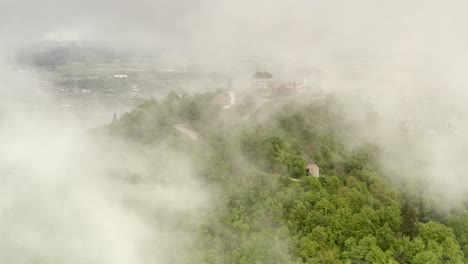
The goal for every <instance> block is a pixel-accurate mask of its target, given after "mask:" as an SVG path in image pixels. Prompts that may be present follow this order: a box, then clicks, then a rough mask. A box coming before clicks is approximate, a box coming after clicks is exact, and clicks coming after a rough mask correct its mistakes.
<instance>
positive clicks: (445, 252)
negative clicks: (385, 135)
mask: <svg viewBox="0 0 468 264" xmlns="http://www.w3.org/2000/svg"><path fill="white" fill-rule="evenodd" d="M213 96H214V94H211V93H207V94H196V95H182V96H179V95H177V94H175V93H170V94H169V95H168V96H167V97H166V98H164V99H162V100H160V101H156V100H148V101H146V102H145V103H143V104H142V105H140V106H139V107H138V108H136V109H135V110H133V111H132V112H129V113H127V114H124V115H123V116H121V117H119V118H117V119H116V120H114V121H113V122H112V124H110V125H109V126H107V127H104V128H100V130H97V131H101V132H103V131H105V132H106V133H109V134H111V135H112V136H113V137H117V138H125V139H126V140H130V141H132V142H134V143H135V144H140V145H142V146H145V147H147V148H151V147H153V146H158V145H161V144H164V145H165V146H166V147H169V148H171V149H174V150H177V151H179V152H180V153H184V155H188V156H189V157H190V158H191V160H192V161H193V163H194V164H197V165H196V166H195V170H196V172H197V175H198V176H199V178H200V180H201V181H202V182H203V183H204V184H206V185H207V186H211V187H212V189H213V190H216V191H215V192H214V195H215V197H216V201H217V202H216V203H214V206H213V208H211V209H210V210H207V211H206V212H203V214H202V215H201V217H200V221H199V222H197V223H198V224H197V225H196V227H195V228H194V230H195V231H193V230H190V231H187V232H192V233H195V235H193V236H194V237H195V239H194V241H192V242H191V243H189V246H187V248H186V250H185V251H184V252H183V253H182V252H178V253H177V254H175V255H174V256H173V258H174V259H172V260H171V261H172V263H178V262H183V261H185V262H187V263H244V264H252V263H415V264H416V263H421V264H422V263H424V264H426V263H466V262H467V257H468V211H466V210H464V209H457V210H452V211H443V212H441V211H439V210H438V209H437V208H436V207H435V206H434V205H432V204H431V202H430V201H431V199H429V198H428V197H426V196H423V195H420V194H419V193H418V192H412V191H411V188H403V187H402V186H400V185H398V183H396V182H394V181H392V180H391V179H392V178H391V175H385V173H384V172H383V171H382V170H381V169H380V166H379V164H378V162H377V161H376V156H377V155H379V151H380V150H379V148H378V147H376V146H372V145H369V144H367V145H361V146H359V147H352V148H351V147H349V146H347V145H346V143H345V141H343V140H342V136H341V135H342V134H343V133H344V132H346V131H343V129H344V128H343V127H342V124H340V111H339V110H337V109H336V108H334V107H333V99H332V98H327V99H325V100H322V101H315V102H305V103H297V102H288V101H284V102H281V103H278V104H267V105H265V106H264V107H263V108H262V109H259V110H258V111H257V112H256V113H255V115H253V116H252V117H251V118H249V119H248V120H245V118H243V114H244V112H245V107H243V106H242V105H241V106H239V107H233V108H230V109H226V110H221V109H219V108H216V107H213V106H211V105H210V101H211V99H212V98H213ZM180 123H183V124H186V125H187V126H189V127H190V128H191V129H193V130H194V131H196V132H197V133H198V135H199V137H198V139H196V140H194V139H190V138H189V137H187V136H185V135H184V134H182V133H179V131H176V130H175V129H174V125H175V124H180ZM307 157H311V158H312V159H313V160H314V161H315V162H316V163H317V164H318V166H319V167H320V177H313V176H307V175H306V170H305V168H306V163H307ZM139 180H140V179H139V178H138V175H135V176H134V179H130V180H129V181H131V182H132V183H133V184H136V183H137V182H138V181H139ZM181 223H183V222H181ZM180 229H181V230H183V229H184V227H183V226H181V227H180ZM181 232H182V231H181ZM181 234H184V233H183V232H182V233H181Z"/></svg>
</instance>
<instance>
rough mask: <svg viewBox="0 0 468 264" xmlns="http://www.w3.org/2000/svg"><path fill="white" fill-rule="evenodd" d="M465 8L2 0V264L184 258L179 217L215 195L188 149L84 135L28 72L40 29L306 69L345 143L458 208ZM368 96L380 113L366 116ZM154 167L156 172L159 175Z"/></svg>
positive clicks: (168, 54)
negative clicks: (24, 66) (375, 151)
mask: <svg viewBox="0 0 468 264" xmlns="http://www.w3.org/2000/svg"><path fill="white" fill-rule="evenodd" d="M467 7H468V3H467V2H466V1H450V2H443V1H436V0H431V1H422V0H421V1H412V2H408V1H391V2H389V1H370V0H359V1H337V0H332V1H310V0H309V1H306V0H298V1H290V2H286V1H267V0H254V1H246V0H240V1H214V0H195V1H187V0H180V1H168V0H155V1H144V0H136V1H129V0H118V1H106V0H98V1H89V0H83V1H75V0H66V1H59V0H44V1H32V0H29V1H27V0H15V1H13V0H0V39H1V42H0V59H1V60H0V93H1V94H0V146H1V149H0V188H1V190H0V193H1V199H0V200H1V202H0V216H1V217H0V233H1V234H2V242H0V248H1V249H0V262H2V263H12V264H14V263H47V262H46V261H50V263H187V262H186V260H185V259H183V258H181V259H177V255H178V254H176V253H177V252H178V251H183V250H184V249H185V248H186V247H189V246H190V243H191V242H190V240H191V239H193V237H191V236H190V234H191V232H190V230H186V231H187V233H186V234H182V235H181V234H174V233H172V232H173V226H172V225H173V224H174V223H173V222H174V219H179V218H180V215H185V216H188V217H189V218H192V219H193V222H191V221H189V222H187V223H185V222H184V223H185V224H187V226H188V229H190V228H192V227H193V226H195V225H196V221H197V220H196V219H197V217H198V216H200V214H201V213H200V212H203V210H205V209H206V210H208V209H209V207H210V203H211V201H210V195H211V191H210V190H209V189H208V188H206V187H202V186H200V182H199V180H198V178H197V175H196V173H195V172H194V169H193V164H192V163H191V162H192V161H190V159H189V158H184V157H183V156H182V157H181V155H182V154H181V153H179V152H177V151H175V150H172V149H167V147H165V146H158V147H157V148H156V150H152V151H155V153H148V151H150V150H147V149H141V150H137V151H135V150H134V149H135V147H134V146H131V147H130V146H128V145H127V143H126V142H113V141H111V140H109V141H107V140H105V142H104V143H100V144H96V142H93V141H92V140H91V139H89V138H88V134H87V129H88V128H89V127H90V126H89V123H86V124H84V121H83V118H82V117H81V118H80V117H79V116H73V115H64V113H63V112H62V111H61V110H60V109H56V108H55V107H53V105H54V98H51V96H50V95H47V94H45V93H43V92H41V91H39V90H38V89H37V87H36V84H37V83H38V82H40V81H41V80H42V76H40V75H39V74H38V73H36V72H34V71H33V70H31V71H24V72H23V71H21V72H20V71H18V69H19V67H20V66H18V65H17V64H15V55H16V54H17V53H18V52H20V51H22V50H24V49H31V47H33V48H32V49H34V47H35V45H37V44H38V43H42V42H45V41H52V42H67V41H76V42H88V43H94V44H96V45H99V46H102V47H106V48H109V49H119V50H126V51H132V52H135V51H138V52H139V53H149V54H157V55H159V56H160V57H161V58H163V59H164V60H165V61H167V62H174V63H193V64H195V65H197V66H199V67H201V68H202V69H204V70H206V71H210V72H218V73H223V74H226V75H232V76H233V79H234V80H236V81H237V82H238V83H245V82H248V78H249V77H250V74H251V73H252V72H253V71H254V70H255V68H256V67H258V65H259V64H261V65H263V66H264V67H266V68H267V70H269V71H271V72H272V73H273V74H274V75H275V76H301V77H302V78H308V79H309V80H311V81H312V84H313V85H315V86H317V87H320V88H321V89H323V90H325V91H326V92H327V93H329V94H334V96H335V97H336V98H337V103H338V104H339V106H340V107H341V108H342V109H343V113H345V114H346V115H345V117H346V118H345V119H346V121H347V122H348V123H349V127H350V128H351V129H350V130H349V131H348V133H346V135H345V138H346V140H348V142H349V144H350V145H353V146H356V145H360V144H362V143H373V144H377V145H378V146H379V147H380V148H381V149H382V150H383V151H382V156H381V157H380V160H381V165H382V167H383V168H384V169H385V170H386V171H387V173H388V176H389V177H391V178H392V179H394V180H395V181H397V182H401V181H403V182H406V181H410V182H416V183H417V184H419V186H421V192H424V193H428V194H431V195H435V196H436V197H439V198H440V199H441V200H440V201H441V202H440V204H439V205H440V206H441V207H442V208H451V207H453V206H456V205H458V204H459V203H461V202H463V201H464V200H466V199H467V198H468V197H467V196H468V195H467V191H468V178H467V177H466V176H465V174H466V171H468V165H467V163H466V162H465V161H464V159H465V155H466V153H467V152H466V150H467V147H468V145H467V144H468V138H467V136H466V133H465V132H466V128H467V123H466V122H467V115H466V114H467V111H468V105H467V104H466V101H467V96H468V93H467V92H466V83H467V81H468V80H467V79H468V77H467V76H468V75H466V74H465V69H468V60H467V59H468V49H467V47H468V45H467V44H468V43H467V42H468V31H467V29H466V24H467V23H468V18H467V17H466V14H465V13H466V12H465V10H466V8H467ZM303 69H306V71H305V72H306V73H305V74H304V73H303V72H304V71H302V73H300V74H299V73H298V72H300V71H301V70H303ZM355 98H360V99H362V98H364V99H365V100H366V101H368V102H369V104H360V103H358V102H360V101H359V100H358V101H356V100H355ZM369 105H370V107H371V108H372V109H373V110H374V111H375V112H377V113H378V114H377V119H376V121H375V122H374V123H372V124H369V123H368V122H367V119H366V118H367V117H366V111H367V109H368V107H369ZM101 114H102V118H101V119H99V122H94V123H93V124H96V125H101V124H105V123H106V121H105V119H106V116H108V121H109V122H110V121H111V117H112V115H113V112H112V111H109V112H108V113H107V112H105V111H104V113H101ZM84 119H87V117H85V118H84ZM408 120H411V124H408V123H405V122H406V121H408ZM402 125H403V126H406V125H408V126H411V129H409V130H410V132H409V134H405V133H401V132H400V131H399V130H398V128H399V127H401V126H402ZM108 153H113V154H111V155H108ZM122 153H125V154H122ZM163 156H164V157H165V159H166V160H165V162H161V161H159V162H157V160H159V159H160V157H163ZM148 157H152V158H148ZM148 159H149V160H150V161H151V162H148V163H145V162H142V160H148ZM152 162H156V163H152ZM116 164H118V166H117V165H116ZM155 164H156V165H155ZM158 166H159V167H158ZM155 167H156V168H157V170H156V171H157V173H158V175H149V174H151V172H152V171H154V168H155ZM116 169H117V170H122V171H126V173H128V170H130V171H131V173H134V174H138V175H143V176H144V177H149V178H150V179H163V180H162V182H160V181H159V180H158V181H151V180H148V182H149V183H147V184H141V185H138V184H137V185H134V186H133V185H132V187H128V186H127V185H125V184H124V183H123V182H125V179H121V178H115V177H110V176H109V174H111V173H110V171H112V170H116ZM169 176H171V180H170V181H169V180H167V179H168V177H169ZM145 179H147V178H145ZM164 179H165V180H164ZM162 215H165V216H162ZM154 223H158V224H156V225H155V224H154ZM181 236H186V237H185V238H184V239H181ZM155 237H156V239H155ZM150 251H151V254H150V253H149V252H150ZM84 252H86V254H84ZM155 252H156V254H155ZM155 256H156V257H155Z"/></svg>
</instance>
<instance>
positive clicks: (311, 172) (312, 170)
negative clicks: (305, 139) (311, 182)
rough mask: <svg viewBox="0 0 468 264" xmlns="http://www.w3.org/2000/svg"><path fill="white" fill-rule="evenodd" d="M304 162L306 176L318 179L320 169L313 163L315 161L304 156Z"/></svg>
mask: <svg viewBox="0 0 468 264" xmlns="http://www.w3.org/2000/svg"><path fill="white" fill-rule="evenodd" d="M305 160H306V162H307V165H306V175H307V176H314V177H319V176H320V168H319V166H318V165H317V163H315V161H314V160H313V159H312V158H311V157H309V156H305Z"/></svg>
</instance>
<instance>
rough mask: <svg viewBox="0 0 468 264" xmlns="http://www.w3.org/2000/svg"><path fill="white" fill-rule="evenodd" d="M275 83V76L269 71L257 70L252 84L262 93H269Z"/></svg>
mask: <svg viewBox="0 0 468 264" xmlns="http://www.w3.org/2000/svg"><path fill="white" fill-rule="evenodd" d="M272 84H273V76H272V75H271V73H269V72H266V71H265V72H259V71H257V72H256V73H255V75H254V76H253V80H252V85H253V87H254V89H255V90H257V91H260V92H261V93H262V94H269V93H270V90H271V88H272Z"/></svg>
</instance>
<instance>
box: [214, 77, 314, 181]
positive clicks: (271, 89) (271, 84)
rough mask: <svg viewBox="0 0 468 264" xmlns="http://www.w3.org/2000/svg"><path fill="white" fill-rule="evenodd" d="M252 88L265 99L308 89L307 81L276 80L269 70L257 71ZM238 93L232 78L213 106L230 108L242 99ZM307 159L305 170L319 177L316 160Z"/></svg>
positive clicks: (308, 174)
mask: <svg viewBox="0 0 468 264" xmlns="http://www.w3.org/2000/svg"><path fill="white" fill-rule="evenodd" d="M251 88H252V89H250V91H252V92H253V94H255V95H256V96H257V97H261V98H263V99H262V100H263V101H269V100H272V99H274V98H275V97H280V96H287V95H292V94H295V93H298V92H301V91H303V90H305V89H307V88H308V87H307V85H306V82H305V81H304V82H302V83H299V82H295V81H289V82H284V81H275V80H273V75H272V74H271V73H269V72H266V71H263V72H260V71H257V72H256V73H255V74H254V75H253V78H252V81H251ZM236 96H237V94H236V91H234V89H233V87H232V81H231V78H229V80H228V84H227V86H226V88H225V90H224V91H223V92H221V93H219V94H217V95H216V96H215V97H214V98H213V99H212V100H211V106H212V107H214V108H218V109H221V110H224V109H229V108H231V107H233V106H235V105H236V103H238V101H242V100H239V99H242V98H239V99H238V98H236ZM303 157H304V159H305V160H306V167H305V168H304V172H305V174H306V175H307V176H313V177H319V175H320V168H319V166H318V165H317V164H316V163H315V161H314V160H313V159H312V158H311V157H309V156H307V155H304V156H303Z"/></svg>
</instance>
